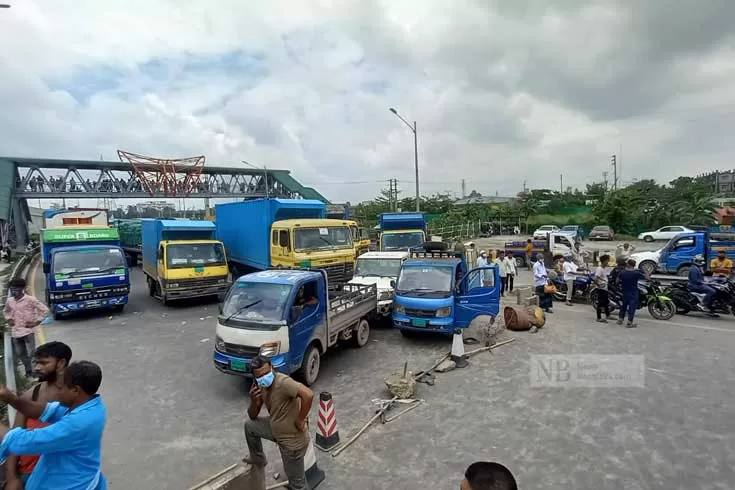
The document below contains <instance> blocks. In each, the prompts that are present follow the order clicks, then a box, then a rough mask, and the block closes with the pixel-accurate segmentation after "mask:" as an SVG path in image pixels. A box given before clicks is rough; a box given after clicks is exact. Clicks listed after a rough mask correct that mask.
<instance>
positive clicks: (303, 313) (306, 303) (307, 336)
mask: <svg viewBox="0 0 735 490" xmlns="http://www.w3.org/2000/svg"><path fill="white" fill-rule="evenodd" d="M327 302H328V299H327V293H326V291H324V283H323V282H320V281H307V282H305V283H302V284H301V285H300V286H299V287H298V289H296V295H295V296H294V301H293V306H292V307H291V314H290V317H289V335H288V337H289V344H290V346H289V352H290V358H291V360H290V362H291V364H292V365H294V366H300V365H301V359H302V358H303V357H304V353H305V351H306V347H307V346H308V345H309V343H310V342H311V340H312V338H313V334H314V331H315V330H316V329H317V328H319V327H320V326H322V325H323V324H324V322H325V321H326V314H327V308H328V305H327ZM325 347H326V345H325Z"/></svg>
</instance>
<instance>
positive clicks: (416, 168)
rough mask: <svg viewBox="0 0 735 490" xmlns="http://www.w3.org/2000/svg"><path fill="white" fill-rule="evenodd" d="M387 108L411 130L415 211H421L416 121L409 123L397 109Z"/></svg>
mask: <svg viewBox="0 0 735 490" xmlns="http://www.w3.org/2000/svg"><path fill="white" fill-rule="evenodd" d="M388 110H389V111H391V112H392V113H393V114H395V116H396V117H397V118H398V119H400V120H401V121H402V122H403V124H405V125H406V126H408V128H409V129H410V130H411V131H413V159H414V171H415V173H416V212H419V211H421V194H420V192H419V133H418V130H417V129H416V121H414V122H413V124H411V123H409V122H408V121H406V120H405V119H403V117H401V115H400V114H398V111H397V110H395V109H394V108H393V107H390V108H389V109H388Z"/></svg>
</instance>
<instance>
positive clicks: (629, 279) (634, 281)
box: [618, 259, 648, 328]
mask: <svg viewBox="0 0 735 490" xmlns="http://www.w3.org/2000/svg"><path fill="white" fill-rule="evenodd" d="M625 265H626V267H625V270H623V271H621V272H620V273H619V274H618V281H620V290H621V292H622V293H623V301H622V304H621V305H620V313H619V314H618V325H622V324H623V320H624V319H625V312H626V310H627V312H628V323H627V324H626V325H625V326H626V327H628V328H635V327H636V324H635V323H633V319H634V318H635V310H637V309H638V281H640V280H643V279H648V277H647V276H645V275H644V274H643V273H642V272H641V271H639V270H638V269H636V268H635V260H633V259H629V260H628V261H627V263H626V264H625Z"/></svg>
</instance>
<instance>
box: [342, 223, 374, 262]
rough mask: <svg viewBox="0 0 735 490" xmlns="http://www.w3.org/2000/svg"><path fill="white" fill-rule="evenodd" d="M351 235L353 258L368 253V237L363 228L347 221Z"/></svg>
mask: <svg viewBox="0 0 735 490" xmlns="http://www.w3.org/2000/svg"><path fill="white" fill-rule="evenodd" d="M347 223H348V224H349V226H350V233H351V234H352V243H353V244H354V246H355V258H357V257H359V256H360V255H362V254H364V253H365V252H369V251H370V237H369V236H368V234H367V230H366V229H365V228H362V227H360V226H359V225H358V224H357V222H356V221H347Z"/></svg>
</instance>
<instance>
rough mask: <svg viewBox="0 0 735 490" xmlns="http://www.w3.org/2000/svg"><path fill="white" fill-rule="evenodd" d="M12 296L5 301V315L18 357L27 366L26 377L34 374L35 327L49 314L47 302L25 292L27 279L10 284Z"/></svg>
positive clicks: (19, 279) (17, 279)
mask: <svg viewBox="0 0 735 490" xmlns="http://www.w3.org/2000/svg"><path fill="white" fill-rule="evenodd" d="M8 289H9V290H10V298H8V300H7V301H6V303H5V308H4V309H3V315H5V320H6V321H7V322H8V325H10V336H11V337H12V338H13V349H14V351H15V355H16V358H17V359H19V360H20V361H21V362H22V363H23V366H24V367H25V368H26V377H28V378H30V377H31V376H32V368H33V366H32V364H31V355H33V351H34V350H36V336H35V330H34V329H35V328H36V327H37V326H38V325H40V324H41V321H43V319H44V318H45V317H46V316H47V315H48V308H47V307H46V305H45V304H43V303H41V302H40V301H39V300H37V299H36V298H34V297H33V296H31V295H29V294H25V289H26V281H25V280H24V279H21V278H16V279H13V280H12V281H10V284H9V285H8Z"/></svg>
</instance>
